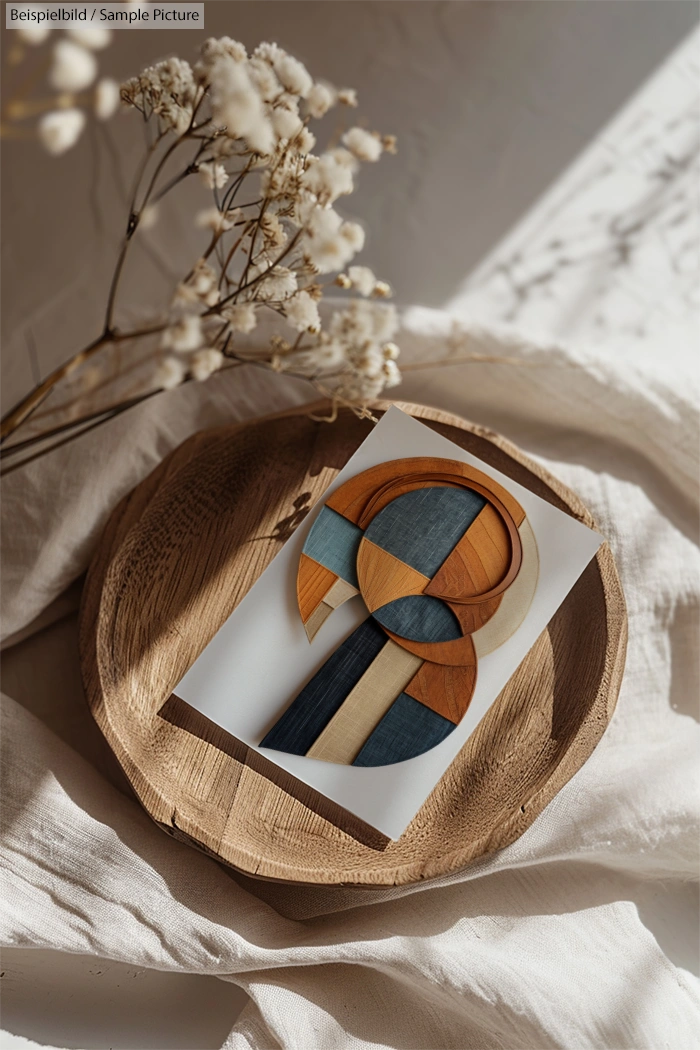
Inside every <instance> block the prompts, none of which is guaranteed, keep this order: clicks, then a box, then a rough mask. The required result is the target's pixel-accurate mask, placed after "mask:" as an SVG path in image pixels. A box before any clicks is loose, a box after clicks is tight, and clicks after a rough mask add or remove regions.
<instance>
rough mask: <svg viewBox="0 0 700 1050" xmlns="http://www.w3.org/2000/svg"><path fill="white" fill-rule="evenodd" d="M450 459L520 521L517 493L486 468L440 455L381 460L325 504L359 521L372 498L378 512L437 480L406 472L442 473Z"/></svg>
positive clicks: (458, 471) (452, 467) (461, 474)
mask: <svg viewBox="0 0 700 1050" xmlns="http://www.w3.org/2000/svg"><path fill="white" fill-rule="evenodd" d="M447 463H449V468H450V470H451V471H452V472H454V473H455V474H457V475H459V477H461V478H465V479H467V480H468V481H469V480H471V481H474V482H476V483H477V485H484V486H486V487H487V488H488V489H489V491H490V492H493V494H494V495H495V496H496V498H497V499H499V500H500V501H501V502H502V503H503V505H504V507H506V509H507V510H508V512H509V514H511V516H512V518H513V520H514V521H515V524H516V525H520V523H521V521H522V520H523V518H524V517H525V512H524V511H523V508H522V507H521V506H520V504H519V503H518V501H517V500H516V498H515V496H513V495H511V493H510V492H508V491H507V490H506V489H504V488H503V486H502V485H499V484H498V482H496V481H493V480H492V479H491V478H490V477H488V476H487V475H486V474H484V473H483V471H481V470H477V469H476V468H475V467H471V466H469V464H467V463H460V462H459V461H458V460H445V459H440V458H437V457H435V456H414V457H410V458H407V459H394V460H391V461H389V462H388V463H380V464H379V465H378V466H376V467H371V468H370V469H369V470H365V471H363V472H362V473H361V474H358V475H357V477H355V478H351V479H349V480H348V481H347V482H346V483H345V484H344V485H343V486H342V487H341V488H339V489H337V490H336V491H335V492H334V493H333V495H332V496H330V497H329V498H328V500H327V501H326V506H327V507H331V509H332V510H335V511H337V512H338V513H339V514H342V515H343V517H344V518H348V520H349V521H352V522H355V524H360V523H361V520H362V517H363V515H364V513H365V511H366V509H367V507H368V504H369V503H370V501H372V500H373V501H374V502H373V506H372V512H373V514H378V513H379V511H380V510H383V509H384V507H386V505H387V504H388V503H391V501H392V500H394V499H396V498H397V497H398V496H401V495H403V494H404V493H405V492H413V490H414V489H418V488H428V487H430V486H431V485H432V484H434V482H432V481H431V480H430V479H429V478H428V479H426V478H422V479H411V478H409V477H406V475H408V474H411V473H413V474H428V475H430V474H433V475H442V474H444V472H445V469H446V464H447ZM404 478H405V480H404ZM390 484H391V488H387V489H386V491H385V492H384V493H383V494H382V496H381V498H379V499H377V498H376V497H375V496H374V493H375V492H376V490H377V489H379V488H382V487H383V486H389V485H390ZM363 527H364V526H363Z"/></svg>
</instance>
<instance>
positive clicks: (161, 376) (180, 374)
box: [153, 357, 187, 390]
mask: <svg viewBox="0 0 700 1050" xmlns="http://www.w3.org/2000/svg"><path fill="white" fill-rule="evenodd" d="M186 373H187V369H186V368H185V366H184V364H183V363H182V361H180V360H179V359H178V358H177V357H164V358H163V360H162V361H161V362H160V364H159V365H158V367H157V368H156V370H155V374H154V376H153V385H154V387H155V388H156V390H174V389H175V387H176V386H179V385H180V383H181V382H182V381H183V379H184V378H185V375H186Z"/></svg>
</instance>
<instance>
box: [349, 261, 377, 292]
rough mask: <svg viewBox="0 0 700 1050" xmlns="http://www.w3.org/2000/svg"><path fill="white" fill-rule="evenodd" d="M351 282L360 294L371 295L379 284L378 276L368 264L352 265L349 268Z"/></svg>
mask: <svg viewBox="0 0 700 1050" xmlns="http://www.w3.org/2000/svg"><path fill="white" fill-rule="evenodd" d="M348 278H349V279H350V284H351V286H352V287H353V288H355V289H356V290H357V291H358V292H359V293H360V295H371V294H372V292H373V291H374V289H375V287H376V285H377V278H376V277H375V276H374V274H373V273H372V271H371V270H370V268H369V267H368V266H351V267H350V268H349V269H348Z"/></svg>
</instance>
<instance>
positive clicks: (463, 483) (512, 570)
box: [358, 472, 523, 605]
mask: <svg viewBox="0 0 700 1050" xmlns="http://www.w3.org/2000/svg"><path fill="white" fill-rule="evenodd" d="M407 480H409V478H407V477H406V475H403V476H402V477H400V478H392V480H391V481H387V482H386V483H385V484H384V485H382V486H381V488H379V489H377V491H376V492H375V493H374V495H373V496H372V498H371V499H370V501H369V502H368V504H367V506H366V507H365V509H364V510H363V512H362V514H361V516H360V519H359V521H358V525H359V526H360V528H361V529H362V530H363V531H364V530H365V529H366V528H367V526H368V525H369V524H370V522H371V521H372V519H373V517H374V513H373V510H374V507H375V506H376V504H377V503H378V502H379V501H380V500H382V499H383V498H384V497H385V496H386V495H387V493H389V492H391V490H392V489H393V488H398V487H400V486H402V485H405V484H406V482H407ZM410 480H411V481H417V482H418V481H445V482H448V483H449V485H450V487H455V488H464V489H471V490H472V491H474V492H478V493H479V495H480V496H484V497H485V498H486V499H487V500H488V502H489V503H491V504H492V506H493V507H494V508H495V509H496V510H497V511H498V513H499V514H500V516H501V518H502V519H503V522H504V524H505V526H506V529H507V530H508V538H509V540H510V551H511V557H510V565H509V567H508V571H507V572H506V574H505V576H504V577H503V579H502V580H501V581H500V583H497V584H496V585H495V587H492V588H491V590H490V591H485V592H484V593H483V594H473V595H470V596H466V595H455V596H453V595H448V594H438V593H436V592H435V591H431V590H430V587H429V586H428V587H427V588H426V590H425V593H426V594H429V595H430V597H432V598H440V599H442V600H443V601H449V602H453V603H454V604H455V605H481V603H482V602H487V601H490V600H491V599H492V598H497V597H498V596H499V595H501V594H503V592H504V591H506V590H508V588H509V587H510V585H511V583H512V582H513V580H514V579H515V577H516V576H517V575H518V573H519V572H520V566H521V565H522V562H523V545H522V541H521V539H520V533H519V532H518V527H517V525H516V524H515V522H514V520H513V517H512V515H511V514H510V512H509V511H508V510H506V508H505V507H504V506H503V504H502V503H501V501H500V500H499V499H498V497H497V496H495V495H494V494H493V492H491V490H490V489H488V488H487V487H486V485H482V484H481V483H480V482H478V481H472V480H467V479H465V478H462V477H461V476H460V475H459V474H448V473H441V472H439V473H428V474H423V473H421V474H416V475H415V476H414V477H411V478H410ZM448 557H449V555H448Z"/></svg>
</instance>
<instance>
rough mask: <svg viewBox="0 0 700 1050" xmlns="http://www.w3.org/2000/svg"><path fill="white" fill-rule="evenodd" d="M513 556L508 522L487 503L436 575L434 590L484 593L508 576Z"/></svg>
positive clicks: (472, 593) (445, 592)
mask: <svg viewBox="0 0 700 1050" xmlns="http://www.w3.org/2000/svg"><path fill="white" fill-rule="evenodd" d="M510 556H511V551H510V539H509V537H508V529H507V528H506V526H505V522H504V521H503V518H502V517H501V516H500V514H499V513H498V512H497V511H496V510H495V509H494V508H493V507H492V506H491V504H489V503H487V504H486V506H485V507H484V509H483V510H482V511H481V513H480V514H479V515H478V516H477V518H476V520H475V521H473V522H472V523H471V525H470V526H469V528H468V529H467V531H466V532H465V533H464V536H463V537H462V539H461V540H460V541H459V543H458V544H457V546H456V547H455V549H454V550H453V551H452V553H451V554H450V556H449V558H447V559H446V560H445V562H444V564H443V565H442V567H441V568H440V569H439V570H438V572H437V573H436V574H435V576H433V580H432V582H433V584H434V586H435V590H436V592H437V593H440V594H450V593H454V592H458V593H459V592H461V593H464V594H469V595H472V596H475V595H477V594H485V592H486V591H490V590H491V588H492V587H495V586H496V584H497V583H500V582H501V580H502V579H503V577H504V576H505V574H506V572H507V571H508V566H509V565H510Z"/></svg>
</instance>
